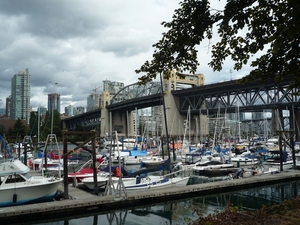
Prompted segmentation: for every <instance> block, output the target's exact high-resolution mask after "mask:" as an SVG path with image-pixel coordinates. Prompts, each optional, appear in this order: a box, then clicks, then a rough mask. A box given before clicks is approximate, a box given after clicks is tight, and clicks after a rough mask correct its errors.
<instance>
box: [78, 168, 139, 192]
mask: <svg viewBox="0 0 300 225" xmlns="http://www.w3.org/2000/svg"><path fill="white" fill-rule="evenodd" d="M119 179H120V178H119V177H116V176H112V177H111V180H112V182H113V183H117V182H118V181H119ZM108 180H109V173H106V172H100V173H98V174H97V187H98V188H99V189H101V188H105V187H106V184H107V183H108ZM122 180H123V181H127V180H136V178H135V177H128V178H127V177H126V178H122ZM81 182H82V183H83V184H84V185H85V186H86V187H87V188H88V189H90V190H94V187H95V186H94V185H95V184H94V177H87V178H84V179H82V181H81Z"/></svg>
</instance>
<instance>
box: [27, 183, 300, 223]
mask: <svg viewBox="0 0 300 225" xmlns="http://www.w3.org/2000/svg"><path fill="white" fill-rule="evenodd" d="M299 187H300V181H296V182H289V183H283V184H279V185H272V186H266V187H262V188H255V189H248V190H244V191H238V192H230V193H223V194H218V195H209V196H199V197H196V198H189V199H181V200H177V201H172V202H167V203H164V204H159V205H149V206H143V207H135V208H128V209H124V210H116V211H110V212H106V213H103V212H102V213H99V212H92V213H91V214H89V215H77V216H74V217H68V218H60V219H59V218H57V219H53V220H51V221H49V220H48V221H28V222H26V223H25V224H39V225H82V224H92V225H140V224H143V225H152V224H162V225H171V224H188V222H191V221H194V220H196V219H197V218H198V215H197V214H196V213H195V209H197V211H198V212H199V213H201V214H203V215H208V214H211V213H214V212H215V210H218V211H222V210H223V209H224V207H225V206H226V205H227V204H228V203H229V202H230V203H231V204H232V205H234V206H238V207H239V208H240V209H241V210H245V209H256V208H261V206H262V205H268V204H274V203H280V202H282V201H283V200H285V199H290V198H293V197H297V196H299V195H300V190H299ZM24 222H25V221H23V223H22V224H24Z"/></svg>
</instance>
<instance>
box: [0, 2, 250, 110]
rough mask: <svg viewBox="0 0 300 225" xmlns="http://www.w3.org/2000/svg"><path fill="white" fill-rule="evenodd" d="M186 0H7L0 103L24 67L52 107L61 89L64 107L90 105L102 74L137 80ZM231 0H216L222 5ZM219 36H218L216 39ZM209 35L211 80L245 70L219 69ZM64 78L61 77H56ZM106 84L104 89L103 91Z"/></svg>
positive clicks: (2, 14) (203, 68) (0, 13)
mask: <svg viewBox="0 0 300 225" xmlns="http://www.w3.org/2000/svg"><path fill="white" fill-rule="evenodd" d="M179 2H180V0H163V1H159V0H147V1H141V0H127V1H124V0H112V1H104V0H88V1H82V0H64V1H61V0H51V1H42V0H26V1H20V0H9V1H0V21H1V23H0V29H1V34H0V78H1V81H0V90H1V91H0V99H1V100H2V101H0V108H4V107H5V100H6V97H8V96H9V95H10V94H11V79H12V77H13V76H14V75H15V74H17V73H18V72H19V71H25V69H26V68H28V69H29V71H30V74H31V98H30V104H31V106H32V108H33V110H36V109H37V107H39V106H44V107H47V101H48V94H50V93H59V94H60V95H61V107H60V108H61V113H63V112H64V108H65V107H66V106H69V105H73V106H74V107H78V106H83V107H86V105H87V96H88V95H89V94H91V93H93V89H95V88H96V87H99V86H102V82H103V80H110V81H115V82H122V83H124V85H125V86H127V85H130V84H133V83H136V82H137V81H138V77H141V76H142V75H143V74H136V73H135V70H136V69H139V68H140V67H141V65H143V63H144V62H145V61H146V60H151V59H152V54H153V52H154V48H153V47H152V45H153V44H155V43H156V42H158V41H159V40H160V39H161V37H162V33H163V32H166V31H167V30H166V29H164V27H163V26H162V25H161V22H163V21H166V22H169V21H171V19H172V15H173V14H174V10H175V9H177V8H179V7H180V5H179ZM222 2H224V0H221V2H220V1H219V0H211V6H212V7H214V8H217V9H222V6H223V5H224V4H223V3H222ZM212 43H214V39H213V40H212ZM208 44H209V41H208V40H206V41H204V42H203V43H202V44H201V45H200V46H199V47H198V51H199V52H198V57H199V62H200V66H199V67H198V70H197V73H203V74H204V76H205V83H206V84H210V83H215V82H220V81H225V80H230V79H236V78H240V77H242V76H245V75H247V74H248V73H249V69H248V68H244V69H243V70H241V71H232V67H233V63H231V62H230V61H228V60H227V61H226V63H225V64H224V68H223V70H222V71H220V72H213V70H212V69H211V68H210V67H208V65H207V64H208V62H209V61H210V52H209V49H208ZM55 83H57V85H55ZM101 92H102V88H99V89H97V93H101Z"/></svg>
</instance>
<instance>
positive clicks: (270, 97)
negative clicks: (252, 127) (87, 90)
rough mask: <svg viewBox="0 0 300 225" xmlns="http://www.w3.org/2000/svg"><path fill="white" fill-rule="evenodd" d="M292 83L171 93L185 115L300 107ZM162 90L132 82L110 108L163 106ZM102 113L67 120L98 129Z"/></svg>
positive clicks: (72, 124) (219, 86)
mask: <svg viewBox="0 0 300 225" xmlns="http://www.w3.org/2000/svg"><path fill="white" fill-rule="evenodd" d="M291 82H292V81H291V80H286V81H282V82H280V83H274V82H269V83H266V84H260V83H255V82H254V83H247V84H244V85H242V84H240V83H238V82H237V80H232V81H226V82H221V83H215V84H211V85H203V86H198V87H193V88H188V89H182V90H176V91H171V93H172V95H173V96H175V97H177V98H179V102H180V114H182V115H186V113H187V111H188V108H189V107H190V110H191V114H199V110H200V107H201V106H204V108H203V109H205V110H208V111H209V113H211V114H216V113H217V112H218V109H219V108H220V109H223V110H225V109H226V112H227V113H233V112H235V111H236V108H237V106H238V107H239V110H240V112H242V111H248V112H251V111H263V110H264V109H266V110H267V109H277V108H286V107H290V106H293V107H295V108H299V107H300V96H298V95H296V94H295V93H296V90H295V89H289V88H288V86H289V85H290V84H291ZM161 89H162V88H161V85H160V82H150V83H148V84H146V85H138V83H135V84H132V85H128V86H126V87H124V88H123V89H122V90H120V91H119V92H118V93H117V94H116V95H115V96H114V97H113V98H112V100H111V102H110V104H109V105H107V106H106V108H107V109H108V111H116V110H119V111H132V110H134V109H135V108H137V109H140V108H146V107H151V106H155V105H162V96H161ZM203 112H204V111H203ZM100 114H101V110H100V109H96V110H93V111H89V112H87V113H84V114H81V115H78V116H75V117H71V118H66V119H64V120H65V121H66V123H68V124H69V125H68V127H69V129H71V128H72V129H75V127H77V126H82V127H84V128H86V129H90V128H91V129H94V128H95V127H97V126H99V125H100V122H101V115H100ZM70 127H71V128H70Z"/></svg>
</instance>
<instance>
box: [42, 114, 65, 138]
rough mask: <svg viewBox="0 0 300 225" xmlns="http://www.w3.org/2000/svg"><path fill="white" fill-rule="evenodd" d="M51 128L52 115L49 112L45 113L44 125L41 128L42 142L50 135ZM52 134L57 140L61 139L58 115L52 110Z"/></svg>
mask: <svg viewBox="0 0 300 225" xmlns="http://www.w3.org/2000/svg"><path fill="white" fill-rule="evenodd" d="M51 126H52V115H51V112H49V111H47V112H46V116H45V123H44V124H43V126H42V132H41V135H42V136H41V139H42V140H44V139H46V138H47V136H48V134H51ZM53 134H55V135H56V137H57V138H59V137H61V119H60V114H59V112H58V111H57V110H53Z"/></svg>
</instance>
